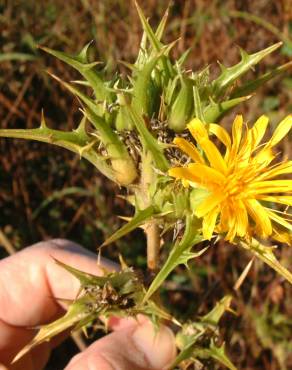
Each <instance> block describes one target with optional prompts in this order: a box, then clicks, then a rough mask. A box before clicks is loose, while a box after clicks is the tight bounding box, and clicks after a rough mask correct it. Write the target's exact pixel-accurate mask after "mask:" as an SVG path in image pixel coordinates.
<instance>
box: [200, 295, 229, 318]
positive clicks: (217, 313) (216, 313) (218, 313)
mask: <svg viewBox="0 0 292 370" xmlns="http://www.w3.org/2000/svg"><path fill="white" fill-rule="evenodd" d="M231 301H232V296H230V295H227V296H225V297H223V298H222V299H221V300H220V301H219V302H217V303H216V306H215V307H214V308H213V309H212V310H211V311H210V312H208V313H207V315H205V316H203V317H202V318H201V321H202V322H205V323H211V324H212V325H217V324H218V322H219V320H220V319H221V317H222V316H223V314H224V313H225V311H227V310H228V309H229V308H230V305H231Z"/></svg>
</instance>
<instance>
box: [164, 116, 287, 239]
mask: <svg viewBox="0 0 292 370" xmlns="http://www.w3.org/2000/svg"><path fill="white" fill-rule="evenodd" d="M267 126H268V118H267V117H266V116H261V117H260V118H259V119H258V120H257V121H256V123H255V124H254V126H253V127H252V128H247V127H244V125H243V119H242V116H240V115H239V116H237V117H236V118H235V120H234V122H233V126H232V133H231V137H230V135H229V134H228V132H227V131H226V130H225V129H224V128H223V127H222V126H219V125H217V124H210V125H209V130H207V128H206V126H205V125H204V124H203V123H202V122H201V121H200V120H199V119H197V118H195V119H193V120H192V121H191V122H190V123H189V125H188V129H189V131H190V132H191V134H192V136H193V137H194V139H195V141H196V142H197V144H198V147H199V148H200V149H201V150H198V149H197V148H196V146H195V145H193V144H192V143H190V142H189V141H187V140H185V139H183V138H175V140H174V144H176V145H177V146H178V147H179V148H180V149H181V150H182V151H184V152H185V153H186V154H187V155H188V156H189V157H190V158H191V159H192V160H193V162H192V163H189V164H188V165H187V166H186V167H175V168H171V169H170V170H169V175H170V176H173V177H175V178H177V179H181V180H182V181H183V184H184V185H185V186H189V185H190V186H192V187H194V188H203V189H205V190H206V191H205V194H206V195H205V196H204V197H203V199H202V200H201V201H200V202H199V204H198V205H197V207H196V208H195V215H196V216H197V217H199V218H202V219H203V223H202V224H203V226H202V228H203V235H204V237H205V238H206V239H210V238H211V236H212V235H213V232H214V230H215V231H216V232H219V233H225V234H226V237H225V238H226V239H227V240H230V241H232V240H233V239H234V238H235V237H236V236H239V237H244V238H247V237H251V236H252V234H254V233H256V234H258V235H259V236H260V237H262V238H266V237H268V236H271V235H274V236H275V235H276V236H277V234H279V230H278V225H280V227H281V228H285V229H288V231H290V232H291V231H292V224H291V215H289V214H288V213H287V210H286V211H285V212H280V211H278V210H276V209H275V208H273V206H272V205H273V203H279V204H282V205H286V206H288V207H289V206H292V180H287V179H276V177H277V176H279V175H284V174H291V173H292V161H287V160H284V161H282V162H280V163H277V164H272V161H273V160H274V159H275V157H276V154H275V153H274V152H273V148H274V147H275V145H276V144H278V143H279V141H281V140H282V139H283V137H285V136H286V135H287V134H288V132H289V130H290V129H291V127H292V116H291V115H290V116H288V117H286V118H285V119H284V120H283V121H281V122H280V124H279V125H278V126H277V128H276V129H275V131H274V133H273V135H272V137H271V138H270V139H269V140H268V141H267V142H265V143H263V144H260V142H261V141H262V139H263V137H264V135H265V132H266V129H267ZM209 134H213V135H215V136H216V137H217V138H218V140H219V141H220V142H221V143H222V144H223V145H224V147H225V153H224V154H221V152H220V151H219V149H218V148H217V146H216V145H215V144H214V143H213V142H212V141H211V140H210V138H209ZM288 207H287V208H288Z"/></svg>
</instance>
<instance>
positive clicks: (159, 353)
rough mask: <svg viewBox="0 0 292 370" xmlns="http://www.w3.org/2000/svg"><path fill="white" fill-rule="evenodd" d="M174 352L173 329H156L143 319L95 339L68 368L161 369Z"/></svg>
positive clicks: (165, 366)
mask: <svg viewBox="0 0 292 370" xmlns="http://www.w3.org/2000/svg"><path fill="white" fill-rule="evenodd" d="M175 354H176V348H175V341H174V335H173V333H172V331H171V330H170V329H169V328H167V327H166V326H161V327H160V328H159V330H158V331H157V332H156V331H155V328H154V327H153V325H152V324H151V323H150V322H149V321H146V322H145V321H144V322H143V323H142V324H136V325H130V326H129V327H126V328H125V329H123V330H119V331H117V332H114V333H112V334H110V335H107V336H106V337H104V338H102V339H100V340H98V341H97V342H95V343H93V344H92V345H91V346H90V347H88V348H87V349H86V350H85V351H84V352H82V353H80V354H79V355H77V356H75V357H74V358H73V359H72V360H71V361H70V363H69V364H68V365H67V367H66V368H65V370H113V369H119V370H152V369H157V370H158V369H159V370H162V369H167V368H168V367H169V365H170V364H171V362H172V361H173V360H174V358H175Z"/></svg>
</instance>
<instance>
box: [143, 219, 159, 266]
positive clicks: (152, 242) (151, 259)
mask: <svg viewBox="0 0 292 370" xmlns="http://www.w3.org/2000/svg"><path fill="white" fill-rule="evenodd" d="M145 233H146V238H147V266H148V268H149V270H152V271H153V270H156V269H157V265H158V256H159V248H160V235H159V226H158V224H157V221H156V220H153V221H149V223H148V224H147V225H146V227H145Z"/></svg>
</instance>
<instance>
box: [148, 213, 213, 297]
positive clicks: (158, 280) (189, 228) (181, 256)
mask: <svg viewBox="0 0 292 370" xmlns="http://www.w3.org/2000/svg"><path fill="white" fill-rule="evenodd" d="M202 240H203V238H202V236H201V235H200V234H199V233H198V221H197V220H196V219H195V218H194V217H193V216H190V215H189V216H187V219H186V228H185V232H184V235H183V238H182V239H181V240H180V241H177V242H176V243H175V245H174V247H173V248H172V250H171V252H170V254H169V256H168V258H167V260H166V262H165V263H164V265H163V266H162V268H161V270H160V271H159V273H158V274H157V275H156V277H155V279H154V280H153V282H152V284H151V285H150V287H149V289H148V291H147V293H146V295H145V297H144V302H145V301H146V300H147V299H149V298H150V297H151V296H152V295H153V293H154V292H156V290H157V289H158V288H159V287H160V286H161V284H162V283H163V282H164V281H165V279H166V278H167V276H168V275H169V274H170V273H171V272H172V271H173V270H174V269H175V268H176V266H178V265H180V264H185V265H186V264H187V262H188V261H189V259H191V258H196V257H199V256H200V255H201V254H203V253H204V252H205V251H206V250H207V249H208V247H206V248H203V249H202V250H200V251H199V252H191V248H192V247H193V246H194V245H195V244H198V243H200V242H201V241H202Z"/></svg>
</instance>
